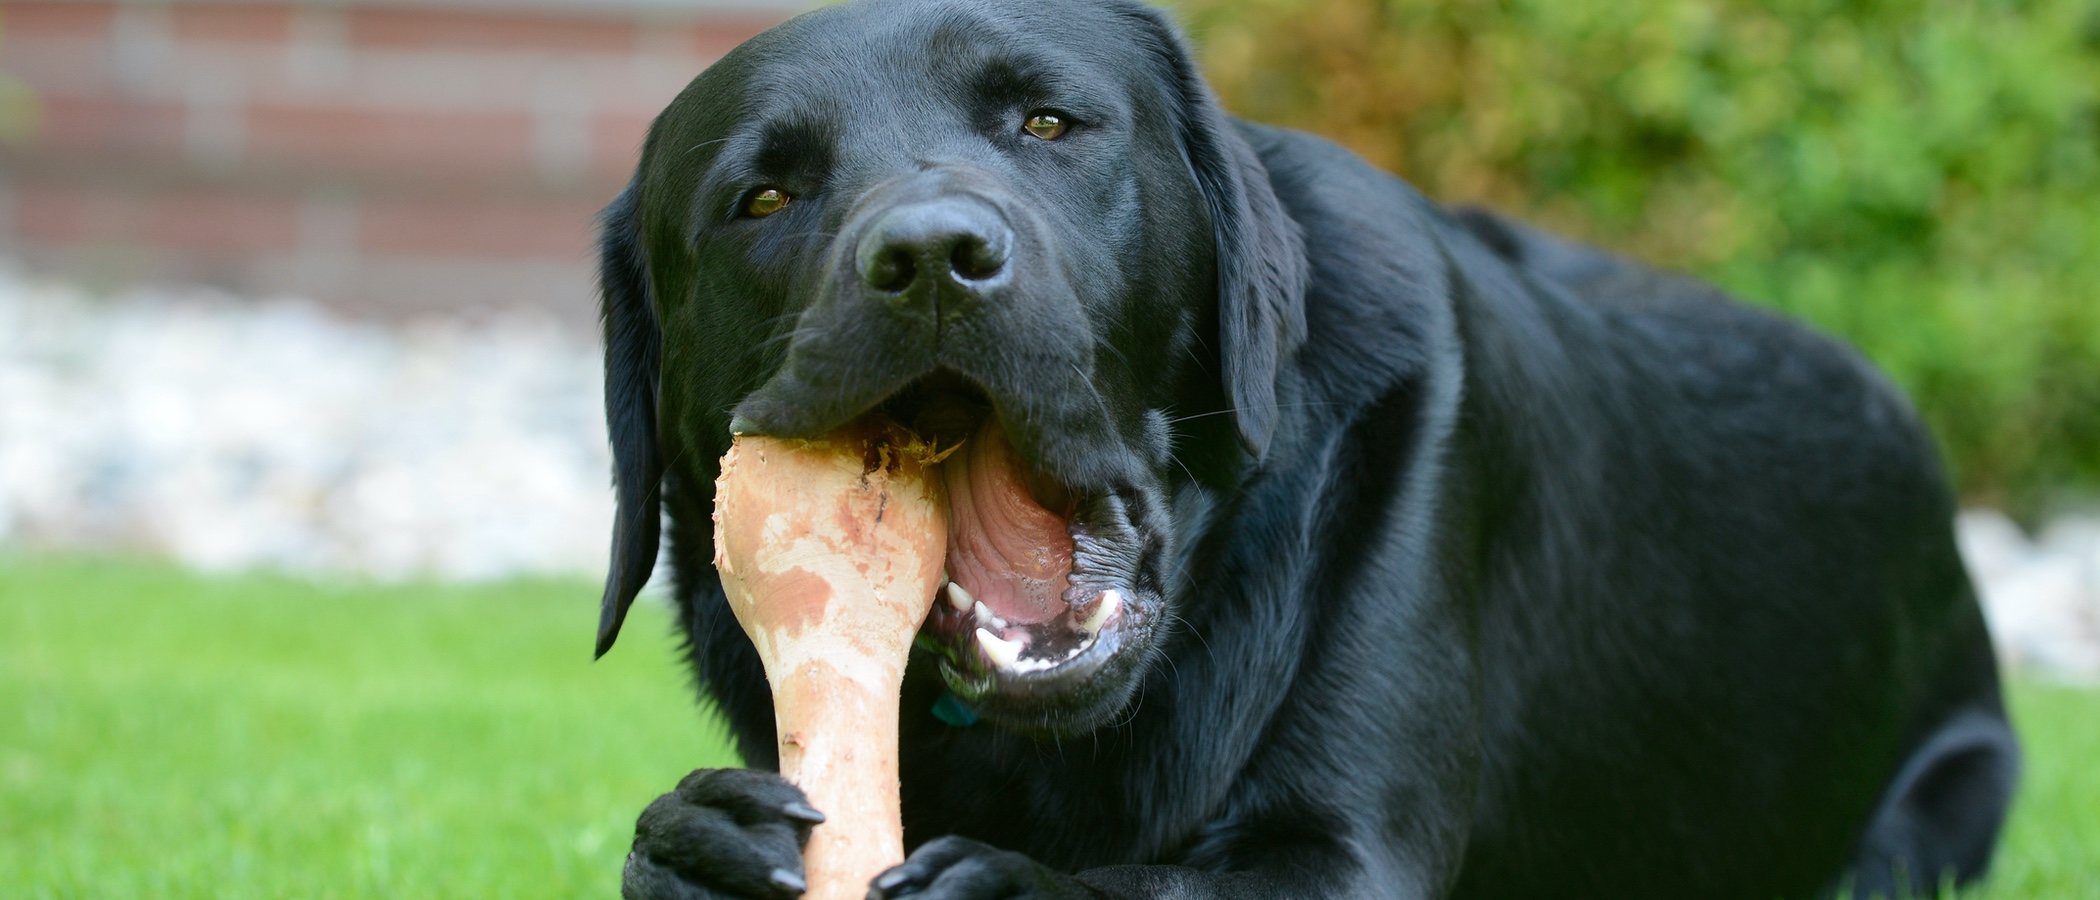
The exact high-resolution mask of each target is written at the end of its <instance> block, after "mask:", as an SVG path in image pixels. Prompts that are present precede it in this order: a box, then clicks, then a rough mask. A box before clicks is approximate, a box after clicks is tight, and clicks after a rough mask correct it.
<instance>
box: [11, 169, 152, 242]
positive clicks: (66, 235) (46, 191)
mask: <svg viewBox="0 0 2100 900" xmlns="http://www.w3.org/2000/svg"><path fill="white" fill-rule="evenodd" d="M14 193H15V198H14V206H15V232H16V234H17V236H18V237H20V238H21V239H22V240H23V241H25V242H29V243H50V244H86V243H97V242H104V241H111V240H120V239H122V238H123V237H124V233H125V230H126V229H127V228H129V227H130V223H132V222H133V221H135V216H133V215H132V210H131V208H130V207H129V206H128V205H127V204H125V203H124V201H123V199H122V198H121V197H116V196H111V195H108V194H101V193H94V192H89V191H85V190H81V189H78V188H64V187H54V186H51V185H41V184H24V185H19V186H17V187H16V188H15V192H14Z"/></svg>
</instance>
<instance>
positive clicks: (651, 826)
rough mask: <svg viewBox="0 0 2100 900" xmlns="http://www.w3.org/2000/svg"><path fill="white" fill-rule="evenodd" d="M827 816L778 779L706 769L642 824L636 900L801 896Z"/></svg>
mask: <svg viewBox="0 0 2100 900" xmlns="http://www.w3.org/2000/svg"><path fill="white" fill-rule="evenodd" d="M822 821H824V816H823V815H822V814H821V813H819V812H817V811H816V810H814V809H811V808H810V806H809V801H808V799H807V798H805V797H803V795H802V791H801V790H800V789H798V788H796V787H795V786H794V785H792V784H789V783H787V782H786V781H785V780H783V779H782V778H781V777H780V776H778V775H775V774H773V773H771V772H760V771H756V770H753V769H699V770H695V771H694V772H693V774H691V775H687V776H686V777H685V779H684V780H682V781H680V782H678V787H677V789H676V790H673V791H672V792H670V793H668V794H665V795H663V796H661V797H658V798H656V801H655V802H653V803H651V804H649V808H648V809H645V810H642V817H641V819H639V820H638V821H636V822H635V824H634V849H633V850H632V851H631V852H629V853H628V854H627V868H626V871H625V872H623V873H622V875H621V878H620V896H622V897H626V898H628V900H703V898H709V900H711V898H729V897H738V898H742V897H753V898H762V900H789V898H793V897H798V896H801V894H802V891H803V890H804V885H803V881H802V845H803V844H804V843H805V842H807V841H808V840H809V830H810V829H811V828H812V827H814V826H815V825H816V824H817V823H818V822H822Z"/></svg>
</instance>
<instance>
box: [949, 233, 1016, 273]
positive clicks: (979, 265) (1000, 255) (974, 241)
mask: <svg viewBox="0 0 2100 900" xmlns="http://www.w3.org/2000/svg"><path fill="white" fill-rule="evenodd" d="M948 266H949V268H950V269H952V270H954V272H955V274H956V275H957V276H960V277H962V278H967V279H970V280H972V281H977V280H982V279H985V278H990V277H992V276H994V275H997V274H999V270H1000V269H1001V268H1004V267H1005V266H1006V252H1005V249H1004V248H1002V247H997V246H994V245H993V243H992V242H991V241H987V240H985V239H984V238H982V237H979V236H977V235H974V234H972V235H964V236H963V238H962V239H961V240H959V241H957V242H956V244H955V252H954V253H953V254H951V255H950V256H949V257H948Z"/></svg>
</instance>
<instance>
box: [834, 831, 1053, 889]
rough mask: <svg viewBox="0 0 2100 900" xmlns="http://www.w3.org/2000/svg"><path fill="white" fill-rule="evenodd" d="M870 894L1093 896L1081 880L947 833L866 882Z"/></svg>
mask: <svg viewBox="0 0 2100 900" xmlns="http://www.w3.org/2000/svg"><path fill="white" fill-rule="evenodd" d="M868 887H869V890H868V900H892V898H905V897H909V898H912V900H980V898H994V897H1000V898H1015V900H1024V898H1025V900H1052V898H1056V900H1065V898H1082V897H1092V896H1094V894H1093V892H1091V891H1088V890H1087V889H1086V888H1085V887H1084V886H1083V885H1081V884H1079V882H1077V881H1074V880H1072V879H1070V878H1067V877H1065V876H1063V875H1060V874H1058V873H1057V872H1055V871H1052V870H1051V869H1050V868H1049V867H1047V866H1044V865H1043V864H1042V863H1039V862H1036V861H1035V860H1033V859H1029V858H1028V857H1026V856H1023V855H1021V854H1019V853H1014V852H1012V851H1008V850H1001V849H999V848H997V847H988V846H985V845H984V844H980V843H978V842H976V841H973V840H969V839H967V838H959V837H955V836H952V835H951V836H949V837H944V838H936V839H934V840H932V841H928V842H927V843H926V844H925V845H924V846H921V847H920V848H919V849H918V850H916V851H914V852H913V853H912V855H911V858H910V859H907V860H905V861H904V862H903V863H902V864H901V865H898V866H896V867H895V868H892V869H890V870H889V871H887V872H884V873H882V874H881V875H877V876H875V880H874V881H873V882H870V883H869V886H868Z"/></svg>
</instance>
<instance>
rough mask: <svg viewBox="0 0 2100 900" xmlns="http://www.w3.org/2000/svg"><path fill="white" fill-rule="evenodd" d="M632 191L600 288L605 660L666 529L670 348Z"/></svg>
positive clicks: (605, 238)
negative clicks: (608, 459) (606, 495)
mask: <svg viewBox="0 0 2100 900" xmlns="http://www.w3.org/2000/svg"><path fill="white" fill-rule="evenodd" d="M635 194H636V188H635V186H634V185H632V184H630V185H628V186H627V189H626V190H625V191H622V192H621V193H620V196H619V199H616V200H614V201H613V202H612V205H611V206H608V207H606V208H605V212H604V214H603V215H602V216H601V217H600V225H601V227H602V228H603V234H602V235H601V237H600V238H599V254H600V256H599V268H598V285H599V291H600V301H599V302H600V309H599V312H600V315H601V316H602V317H603V319H604V323H605V428H606V432H607V434H608V435H609V436H610V437H611V439H612V453H613V491H614V494H615V496H616V497H617V498H618V503H619V506H618V509H617V510H616V511H615V513H614V519H613V539H612V562H611V565H610V566H609V567H608V568H607V569H606V572H605V598H604V600H603V601H602V605H601V606H600V607H599V611H598V651H597V655H598V656H604V655H605V651H607V650H610V649H612V645H613V639H614V638H617V637H619V636H620V623H621V622H622V621H625V620H626V618H627V607H628V606H630V605H632V604H633V603H634V596H635V594H637V593H640V592H641V590H642V585H644V584H646V583H648V581H649V573H650V572H651V570H653V569H655V567H656V547H657V538H658V535H659V532H660V530H661V529H662V527H663V516H662V506H661V501H660V500H659V496H660V495H659V492H658V490H657V484H658V482H660V481H662V480H663V476H664V466H663V456H662V453H661V452H660V451H659V450H658V449H657V444H656V399H657V384H658V371H659V369H660V368H661V364H660V362H659V359H660V357H661V355H662V351H663V340H662V338H661V337H660V336H659V334H658V332H657V327H656V311H655V304H654V303H653V302H652V301H651V300H650V297H649V281H648V277H647V275H646V274H645V273H644V271H643V269H642V259H641V253H640V243H639V235H638V230H637V222H636V214H635V202H636V200H635Z"/></svg>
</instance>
